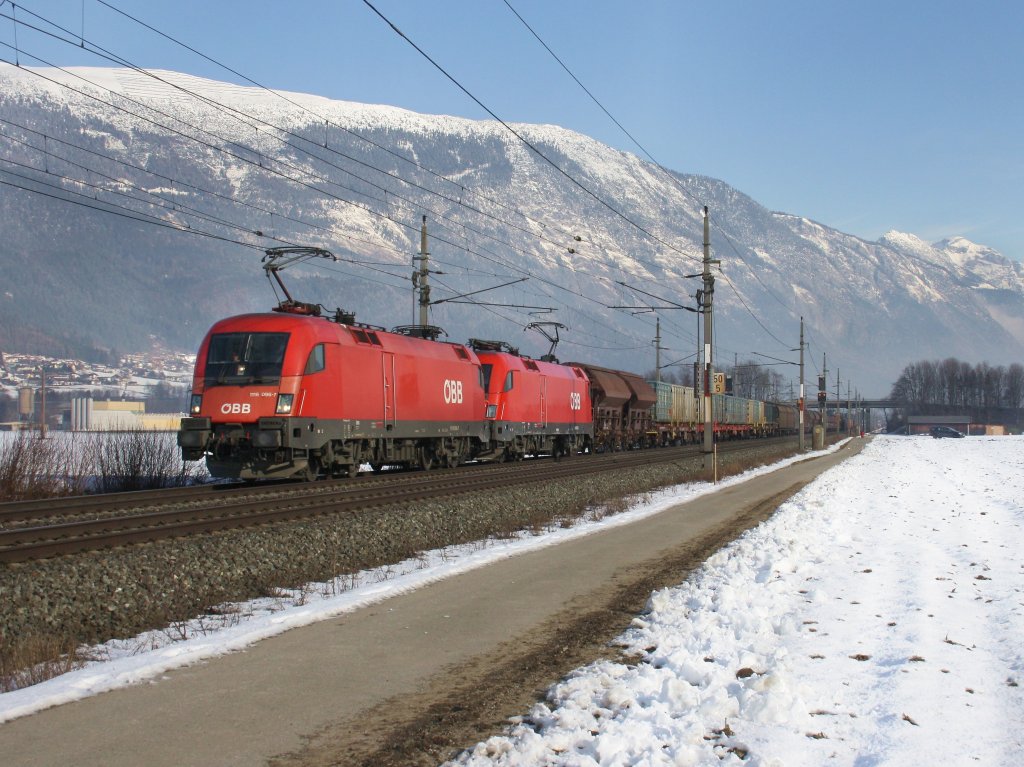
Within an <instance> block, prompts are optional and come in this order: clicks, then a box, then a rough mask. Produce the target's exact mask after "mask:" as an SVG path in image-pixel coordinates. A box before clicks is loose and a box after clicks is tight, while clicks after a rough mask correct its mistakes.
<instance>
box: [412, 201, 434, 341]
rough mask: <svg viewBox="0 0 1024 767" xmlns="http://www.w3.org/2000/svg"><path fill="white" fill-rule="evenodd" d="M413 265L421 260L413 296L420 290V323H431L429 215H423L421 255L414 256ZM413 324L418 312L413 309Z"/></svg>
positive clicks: (415, 276) (413, 279)
mask: <svg viewBox="0 0 1024 767" xmlns="http://www.w3.org/2000/svg"><path fill="white" fill-rule="evenodd" d="M412 260H413V266H415V265H416V262H417V261H419V262H420V268H419V270H417V271H414V272H413V273H412V286H413V296H414V298H415V294H416V291H417V290H418V291H419V307H420V311H419V320H420V321H419V324H420V325H421V326H426V325H428V324H429V321H428V318H427V310H428V309H429V308H430V285H429V284H428V283H427V275H428V274H430V253H428V252H427V217H426V216H424V217H423V226H422V227H421V229H420V255H419V256H418V257H417V256H413V259H412ZM412 319H413V324H414V325H415V324H416V312H415V311H413V318H412Z"/></svg>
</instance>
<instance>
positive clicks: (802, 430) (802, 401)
mask: <svg viewBox="0 0 1024 767" xmlns="http://www.w3.org/2000/svg"><path fill="white" fill-rule="evenodd" d="M798 418H799V422H800V426H799V429H800V452H801V453H802V452H803V451H804V444H805V443H806V441H807V440H806V438H805V437H804V318H803V317H801V318H800V414H799V416H798Z"/></svg>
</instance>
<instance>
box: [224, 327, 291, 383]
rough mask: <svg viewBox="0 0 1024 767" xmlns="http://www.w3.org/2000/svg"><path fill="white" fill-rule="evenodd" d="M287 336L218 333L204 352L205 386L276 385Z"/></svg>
mask: <svg viewBox="0 0 1024 767" xmlns="http://www.w3.org/2000/svg"><path fill="white" fill-rule="evenodd" d="M288 335H289V334H288V333H217V334H216V335H214V336H213V337H212V338H211V339H210V349H209V351H208V352H207V353H206V376H205V378H204V384H205V385H206V386H248V385H252V384H276V383H279V382H280V380H281V367H282V366H283V365H284V352H285V349H286V348H287V347H288Z"/></svg>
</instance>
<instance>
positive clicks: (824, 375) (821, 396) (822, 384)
mask: <svg viewBox="0 0 1024 767" xmlns="http://www.w3.org/2000/svg"><path fill="white" fill-rule="evenodd" d="M827 360H828V355H826V354H825V352H822V353H821V377H820V378H819V379H818V410H819V412H820V415H821V428H822V433H823V434H824V435H825V441H826V442H828V421H827V420H826V419H825V398H826V396H827V394H826V387H827V386H828V367H826V362H827Z"/></svg>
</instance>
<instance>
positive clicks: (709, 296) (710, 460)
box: [701, 205, 721, 469]
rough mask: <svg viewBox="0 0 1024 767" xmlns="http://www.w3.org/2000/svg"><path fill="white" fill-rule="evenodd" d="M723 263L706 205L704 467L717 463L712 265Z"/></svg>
mask: <svg viewBox="0 0 1024 767" xmlns="http://www.w3.org/2000/svg"><path fill="white" fill-rule="evenodd" d="M718 263H721V262H720V261H713V260H712V259H711V217H710V216H709V215H708V206H707V205H705V206H704V272H703V275H702V277H703V279H704V294H703V300H702V301H701V304H702V311H703V312H704V448H703V452H704V468H705V469H711V468H714V464H715V457H714V451H715V433H714V432H715V429H714V426H715V424H714V417H713V416H714V414H713V413H712V402H713V399H712V397H711V384H712V381H713V380H714V373H715V370H714V361H713V360H712V356H711V352H712V340H713V339H714V324H713V313H712V312H713V305H714V296H715V277H714V275H712V274H711V265H712V264H718Z"/></svg>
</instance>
